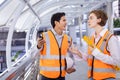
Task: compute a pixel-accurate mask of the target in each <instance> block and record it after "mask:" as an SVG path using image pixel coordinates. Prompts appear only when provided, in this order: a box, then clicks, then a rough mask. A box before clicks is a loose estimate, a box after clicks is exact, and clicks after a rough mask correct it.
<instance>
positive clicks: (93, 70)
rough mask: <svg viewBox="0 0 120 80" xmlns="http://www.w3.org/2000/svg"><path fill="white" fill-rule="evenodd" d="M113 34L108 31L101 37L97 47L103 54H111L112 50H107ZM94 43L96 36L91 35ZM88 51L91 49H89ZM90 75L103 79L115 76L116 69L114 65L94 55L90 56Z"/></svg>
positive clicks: (98, 79) (99, 79)
mask: <svg viewBox="0 0 120 80" xmlns="http://www.w3.org/2000/svg"><path fill="white" fill-rule="evenodd" d="M112 35H113V34H112V33H110V32H109V31H106V33H105V35H104V36H103V37H101V38H100V40H99V41H98V43H97V44H96V47H97V48H98V49H99V50H101V51H102V52H103V54H106V55H109V56H110V52H109V51H108V50H107V45H108V40H109V39H110V37H111V36H112ZM91 39H92V41H93V43H94V36H92V37H91ZM88 53H89V54H90V53H91V51H90V49H88ZM88 77H89V78H90V77H93V79H95V80H103V79H107V78H115V70H114V66H113V65H110V64H106V63H104V62H102V61H100V60H98V59H97V58H95V57H94V56H92V55H89V57H88Z"/></svg>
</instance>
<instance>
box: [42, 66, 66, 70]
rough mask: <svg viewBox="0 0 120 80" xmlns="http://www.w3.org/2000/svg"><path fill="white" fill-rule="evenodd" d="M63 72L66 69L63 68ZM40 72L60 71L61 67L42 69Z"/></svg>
mask: <svg viewBox="0 0 120 80" xmlns="http://www.w3.org/2000/svg"><path fill="white" fill-rule="evenodd" d="M61 69H62V70H65V67H61ZM40 70H44V71H60V67H46V66H44V67H40Z"/></svg>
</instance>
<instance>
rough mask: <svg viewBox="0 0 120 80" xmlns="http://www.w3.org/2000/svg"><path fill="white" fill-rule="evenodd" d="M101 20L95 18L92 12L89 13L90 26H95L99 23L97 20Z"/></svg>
mask: <svg viewBox="0 0 120 80" xmlns="http://www.w3.org/2000/svg"><path fill="white" fill-rule="evenodd" d="M100 21H101V20H100V19H97V16H96V15H95V14H94V13H91V14H90V15H89V17H88V26H89V27H90V28H95V27H96V26H98V25H99V24H98V23H99V22H100Z"/></svg>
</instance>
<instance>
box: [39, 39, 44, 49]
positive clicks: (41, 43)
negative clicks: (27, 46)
mask: <svg viewBox="0 0 120 80" xmlns="http://www.w3.org/2000/svg"><path fill="white" fill-rule="evenodd" d="M44 43H45V40H44V39H41V38H38V39H37V47H38V48H39V49H40V48H41V47H42V46H43V44H44Z"/></svg>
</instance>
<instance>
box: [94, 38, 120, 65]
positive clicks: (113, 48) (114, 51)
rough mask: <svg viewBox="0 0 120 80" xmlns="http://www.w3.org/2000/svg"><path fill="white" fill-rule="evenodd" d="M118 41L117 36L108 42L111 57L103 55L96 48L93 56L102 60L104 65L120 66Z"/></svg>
mask: <svg viewBox="0 0 120 80" xmlns="http://www.w3.org/2000/svg"><path fill="white" fill-rule="evenodd" d="M118 43H119V42H118V40H117V38H116V37H115V36H112V37H111V38H110V39H109V41H108V46H107V50H108V51H109V52H110V56H109V55H107V54H104V53H102V52H101V51H100V50H99V49H97V48H95V49H94V50H93V52H92V55H93V56H95V58H97V59H99V60H101V61H102V62H104V63H107V64H111V65H120V54H119V52H120V46H119V45H118Z"/></svg>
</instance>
